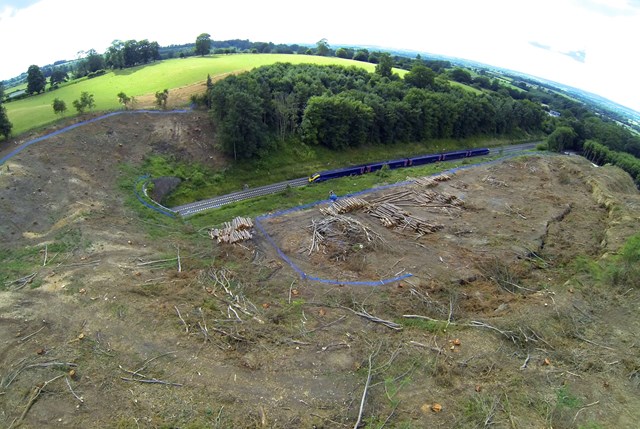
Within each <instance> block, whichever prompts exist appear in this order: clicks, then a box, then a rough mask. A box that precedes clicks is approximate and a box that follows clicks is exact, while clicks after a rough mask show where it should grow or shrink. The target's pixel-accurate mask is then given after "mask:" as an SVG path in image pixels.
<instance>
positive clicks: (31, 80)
mask: <svg viewBox="0 0 640 429" xmlns="http://www.w3.org/2000/svg"><path fill="white" fill-rule="evenodd" d="M46 85H47V79H45V77H44V74H43V73H42V70H40V67H38V66H37V65H35V64H34V65H31V66H29V69H28V70H27V93H28V94H38V93H40V92H43V91H44V89H45V86H46Z"/></svg>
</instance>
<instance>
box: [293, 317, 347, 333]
mask: <svg viewBox="0 0 640 429" xmlns="http://www.w3.org/2000/svg"><path fill="white" fill-rule="evenodd" d="M345 317H347V316H340V317H339V318H337V319H336V320H334V321H333V322H329V323H325V324H324V325H321V326H318V327H317V328H313V329H311V330H309V331H305V332H304V334H303V335H307V334H310V333H312V332H315V331H318V330H320V329H324V328H328V327H329V326H331V325H335V324H336V323H338V322H340V321H341V320H343V319H344V318H345Z"/></svg>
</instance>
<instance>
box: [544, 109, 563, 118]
mask: <svg viewBox="0 0 640 429" xmlns="http://www.w3.org/2000/svg"><path fill="white" fill-rule="evenodd" d="M547 113H548V114H549V116H553V117H554V118H559V117H560V112H558V111H556V110H549V111H548V112H547Z"/></svg>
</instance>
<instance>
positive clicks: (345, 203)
mask: <svg viewBox="0 0 640 429" xmlns="http://www.w3.org/2000/svg"><path fill="white" fill-rule="evenodd" d="M368 206H369V202H368V201H367V200H363V199H362V198H357V197H345V198H339V199H337V200H335V201H334V202H333V203H331V205H329V206H327V207H322V208H320V212H321V213H322V214H323V215H326V216H333V215H336V214H344V213H350V212H353V211H356V210H359V209H361V208H366V207H368Z"/></svg>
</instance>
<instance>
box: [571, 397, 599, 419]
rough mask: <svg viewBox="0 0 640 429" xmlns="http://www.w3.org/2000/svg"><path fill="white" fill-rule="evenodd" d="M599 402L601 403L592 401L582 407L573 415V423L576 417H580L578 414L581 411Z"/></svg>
mask: <svg viewBox="0 0 640 429" xmlns="http://www.w3.org/2000/svg"><path fill="white" fill-rule="evenodd" d="M599 403H600V401H596V402H592V403H590V404H587V405H585V406H584V407H582V408H580V409H579V410H578V412H577V413H576V415H575V416H574V417H573V421H572V423H575V422H576V419H577V418H578V414H580V411H582V410H584V409H585V408H589V407H592V406H594V405H598V404H599Z"/></svg>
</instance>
